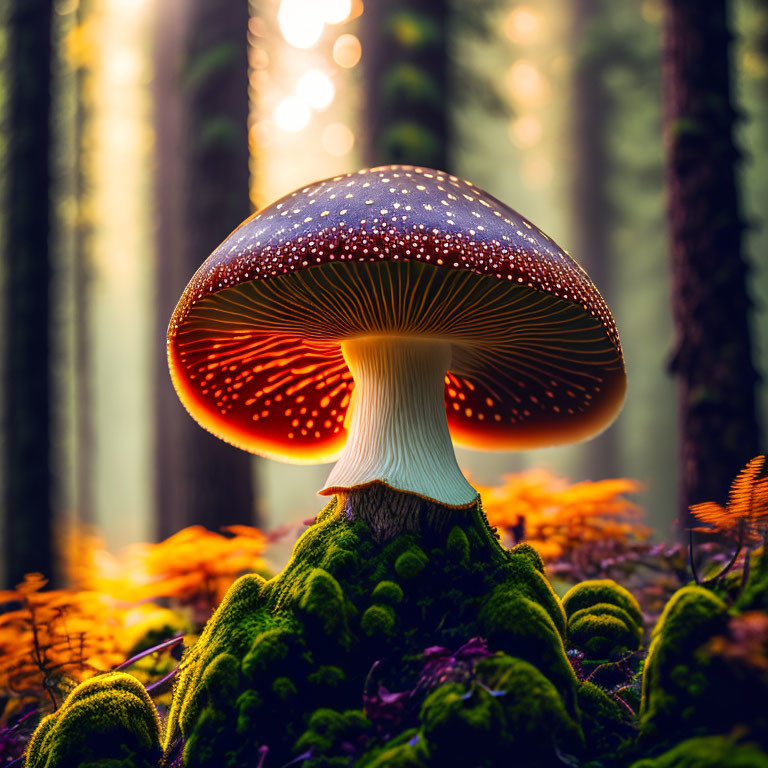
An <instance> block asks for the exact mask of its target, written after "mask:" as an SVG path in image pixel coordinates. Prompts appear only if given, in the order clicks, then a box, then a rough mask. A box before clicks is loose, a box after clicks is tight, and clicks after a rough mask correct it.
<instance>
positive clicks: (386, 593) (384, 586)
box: [371, 581, 403, 606]
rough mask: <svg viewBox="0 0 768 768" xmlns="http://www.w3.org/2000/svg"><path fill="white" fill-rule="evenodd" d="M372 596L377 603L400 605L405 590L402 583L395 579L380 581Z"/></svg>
mask: <svg viewBox="0 0 768 768" xmlns="http://www.w3.org/2000/svg"><path fill="white" fill-rule="evenodd" d="M371 598H372V599H373V601H374V602H375V603H384V605H392V606H394V605H399V604H400V603H402V602H403V590H402V589H401V587H400V585H399V584H397V583H396V582H394V581H380V582H379V583H378V584H377V585H376V586H375V587H374V588H373V592H372V593H371Z"/></svg>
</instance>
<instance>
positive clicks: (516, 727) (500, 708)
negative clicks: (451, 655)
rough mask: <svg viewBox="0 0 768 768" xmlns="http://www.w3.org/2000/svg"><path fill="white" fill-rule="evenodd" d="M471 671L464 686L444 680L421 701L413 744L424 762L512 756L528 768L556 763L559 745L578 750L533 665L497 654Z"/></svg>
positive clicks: (483, 761) (480, 764)
mask: <svg viewBox="0 0 768 768" xmlns="http://www.w3.org/2000/svg"><path fill="white" fill-rule="evenodd" d="M475 671H476V675H477V682H476V683H474V684H472V685H471V687H470V688H469V690H467V689H466V688H465V687H464V686H462V685H459V684H457V683H448V684H446V685H443V686H441V687H440V688H438V689H437V690H435V691H434V692H433V693H431V694H430V695H429V696H428V697H427V699H426V700H425V701H424V704H423V706H422V708H421V713H420V721H421V728H420V731H419V737H420V738H419V741H418V744H420V745H423V749H424V752H425V753H426V755H427V756H428V759H427V760H426V761H425V762H426V764H427V765H429V766H444V765H471V766H476V767H477V768H492V767H493V766H497V765H502V764H504V762H505V761H507V760H508V759H509V756H510V755H514V757H515V761H517V762H519V764H520V765H525V766H529V767H530V768H536V767H538V766H555V765H558V764H559V757H558V755H557V750H558V749H565V750H566V751H568V750H572V749H578V748H579V746H580V745H581V733H580V731H579V728H578V726H577V725H576V723H575V722H574V720H573V719H572V718H571V717H570V716H569V715H568V713H567V712H566V710H565V707H564V706H563V702H562V700H561V698H560V695H559V694H558V691H557V689H556V688H555V687H554V686H553V685H552V683H550V682H549V680H547V678H546V677H544V675H543V674H541V672H539V671H538V670H537V669H536V668H535V667H534V666H533V665H531V664H528V663H527V662H525V661H523V660H522V659H516V658H512V657H510V656H507V655H505V654H497V655H496V656H494V657H492V658H490V659H486V660H484V661H481V662H480V663H478V664H477V667H476V670H475ZM409 757H418V754H417V755H413V754H411V755H409ZM414 764H421V763H414ZM382 765H383V763H382Z"/></svg>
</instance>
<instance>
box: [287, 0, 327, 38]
mask: <svg viewBox="0 0 768 768" xmlns="http://www.w3.org/2000/svg"><path fill="white" fill-rule="evenodd" d="M323 10H324V9H323V4H322V3H320V2H317V0H282V2H281V3H280V8H279V10H278V12H277V23H278V25H279V26H280V32H281V33H282V35H283V37H284V38H285V41H286V42H287V43H288V44H289V45H292V46H293V47H294V48H311V47H312V46H313V45H315V44H316V43H317V41H318V40H319V39H320V36H321V35H322V34H323V27H324V26H325V18H324V14H323Z"/></svg>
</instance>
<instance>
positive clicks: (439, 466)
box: [320, 336, 477, 507]
mask: <svg viewBox="0 0 768 768" xmlns="http://www.w3.org/2000/svg"><path fill="white" fill-rule="evenodd" d="M341 350H342V353H343V354H344V359H345V360H346V362H347V365H348V366H349V369H350V371H351V372H352V375H353V377H354V380H355V388H354V391H353V393H352V400H351V403H350V414H351V416H350V422H349V437H348V439H347V444H346V446H345V448H344V451H343V453H342V454H341V458H340V459H339V461H338V463H337V464H336V466H335V467H334V468H333V470H332V471H331V474H330V475H329V477H328V481H327V483H326V487H325V488H324V489H323V490H322V491H320V493H321V494H323V495H331V494H334V493H343V492H346V491H349V490H352V489H354V488H360V487H363V486H366V485H370V484H371V483H375V482H380V483H385V484H386V485H388V486H390V487H391V488H394V489H396V490H399V491H404V492H406V493H412V494H416V495H417V496H421V497H423V498H425V499H429V500H432V501H435V502H437V503H438V504H442V505H444V506H448V507H467V506H469V505H471V504H473V503H474V502H475V499H476V498H477V491H476V490H475V489H474V488H473V487H472V486H471V485H470V484H469V483H468V482H467V480H466V478H465V477H464V476H463V475H462V474H461V470H460V469H459V465H458V464H457V463H456V456H455V455H454V452H453V444H452V442H451V435H450V432H449V431H448V422H447V419H446V413H445V374H446V371H447V370H448V367H449V365H450V362H451V345H450V343H449V342H447V341H444V340H440V339H424V338H415V337H404V336H365V337H359V338H355V339H349V340H347V341H344V342H343V343H342V345H341Z"/></svg>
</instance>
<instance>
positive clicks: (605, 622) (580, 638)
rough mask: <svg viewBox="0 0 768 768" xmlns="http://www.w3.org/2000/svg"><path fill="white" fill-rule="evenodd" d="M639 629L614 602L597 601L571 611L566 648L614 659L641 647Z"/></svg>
mask: <svg viewBox="0 0 768 768" xmlns="http://www.w3.org/2000/svg"><path fill="white" fill-rule="evenodd" d="M641 639H642V630H641V629H640V628H639V627H638V626H637V625H636V624H635V623H634V621H632V618H631V616H630V615H629V614H628V613H627V612H626V611H625V610H624V609H623V608H619V607H618V606H616V605H610V604H608V603H598V604H597V605H593V606H590V607H589V608H582V609H581V610H579V611H576V612H575V613H573V614H572V615H571V617H570V619H569V620H568V647H569V648H578V649H579V650H581V651H584V653H585V654H586V656H587V657H588V658H590V659H610V658H616V657H617V656H619V655H621V654H622V653H624V652H626V651H636V650H637V649H638V648H639V647H640V640H641Z"/></svg>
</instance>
